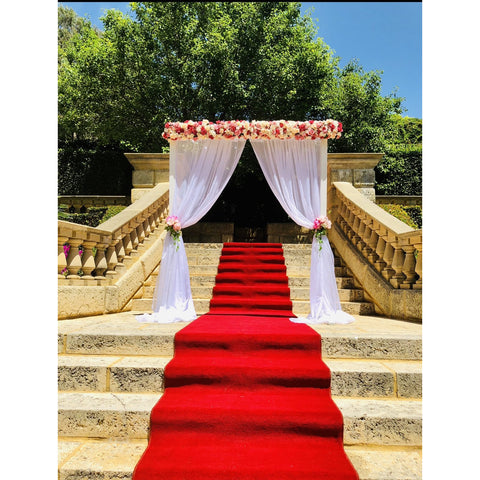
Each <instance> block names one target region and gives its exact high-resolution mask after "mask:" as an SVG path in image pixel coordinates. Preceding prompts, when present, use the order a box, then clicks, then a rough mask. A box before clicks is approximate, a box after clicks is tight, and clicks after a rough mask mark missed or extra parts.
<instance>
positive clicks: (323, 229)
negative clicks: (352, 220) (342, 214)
mask: <svg viewBox="0 0 480 480" xmlns="http://www.w3.org/2000/svg"><path fill="white" fill-rule="evenodd" d="M330 228H332V222H331V221H330V220H329V219H328V217H326V216H324V215H321V216H320V217H317V218H316V219H315V220H314V221H313V236H314V237H316V239H317V240H318V247H319V248H318V251H320V250H321V249H322V243H323V238H322V237H323V236H324V235H326V234H327V229H330Z"/></svg>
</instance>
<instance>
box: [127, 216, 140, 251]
mask: <svg viewBox="0 0 480 480" xmlns="http://www.w3.org/2000/svg"><path fill="white" fill-rule="evenodd" d="M137 225H138V221H137V219H136V218H135V219H134V220H132V221H131V222H130V223H129V224H128V226H129V229H130V234H129V235H130V239H131V241H132V250H133V251H135V252H136V251H137V249H138V245H139V243H140V241H139V239H138V234H137Z"/></svg>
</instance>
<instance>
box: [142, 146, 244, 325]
mask: <svg viewBox="0 0 480 480" xmlns="http://www.w3.org/2000/svg"><path fill="white" fill-rule="evenodd" d="M244 146H245V140H243V139H225V140H223V139H222V140H209V139H205V140H196V141H193V140H177V141H174V142H170V215H176V216H177V217H178V218H179V220H180V222H181V226H182V229H183V228H186V227H189V226H190V225H193V224H195V223H197V222H198V221H199V220H200V219H201V218H202V217H203V216H204V215H205V214H206V213H207V212H208V211H209V210H210V208H211V207H212V206H213V204H214V203H215V201H216V200H217V199H218V197H219V196H220V194H221V193H222V191H223V189H224V188H225V186H226V184H227V182H228V181H229V180H230V177H231V176H232V174H233V171H234V170H235V167H236V166H237V163H238V160H239V159H240V155H241V153H242V151H243V148H244ZM195 318H197V314H196V312H195V307H194V305H193V300H192V291H191V288H190V274H189V271H188V262H187V255H186V253H185V246H184V244H183V239H182V237H180V240H179V242H177V245H175V243H174V241H173V238H172V237H171V236H170V234H168V233H167V236H166V238H165V242H164V245H163V253H162V261H161V264H160V273H159V275H158V278H157V284H156V287H155V293H154V299H153V313H152V314H143V315H138V316H137V319H138V320H139V321H140V322H154V323H173V322H188V321H191V320H194V319H195Z"/></svg>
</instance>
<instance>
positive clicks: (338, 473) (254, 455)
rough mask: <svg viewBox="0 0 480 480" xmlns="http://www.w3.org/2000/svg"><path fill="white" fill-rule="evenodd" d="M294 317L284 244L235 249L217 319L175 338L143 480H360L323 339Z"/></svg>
mask: <svg viewBox="0 0 480 480" xmlns="http://www.w3.org/2000/svg"><path fill="white" fill-rule="evenodd" d="M292 316H294V315H293V313H292V303H291V300H290V291H289V288H288V278H287V276H286V267H285V260H284V257H283V250H282V246H281V244H267V243H261V244H259V243H226V244H225V245H224V248H223V250H222V255H221V257H220V264H219V267H218V274H217V277H216V285H215V287H214V291H213V298H212V300H211V302H210V311H209V313H207V314H205V315H202V316H201V317H200V318H198V319H197V320H195V321H194V322H192V323H190V324H189V325H188V326H186V327H185V328H183V329H182V330H180V331H179V332H178V333H177V334H176V336H175V355H174V358H173V359H172V360H171V361H170V363H169V364H168V365H167V366H166V368H165V393H164V394H163V396H162V398H161V399H160V400H159V401H158V403H157V404H156V405H155V407H154V408H153V410H152V413H151V418H150V437H149V443H148V447H147V449H146V451H145V453H144V454H143V456H142V458H141V459H140V461H139V463H138V464H137V466H136V468H135V471H134V475H133V479H134V480H160V479H161V480H180V479H182V480H207V479H208V480H227V479H228V480H267V479H268V480H287V479H288V480H358V475H357V473H356V471H355V470H354V468H353V466H352V464H351V463H350V461H349V460H348V458H347V456H346V454H345V451H344V449H343V417H342V414H341V412H340V410H339V409H338V408H337V406H336V405H335V404H334V403H333V401H332V399H331V396H330V370H329V369H328V367H327V366H326V365H325V363H324V362H323V361H322V357H321V339H320V335H318V333H317V332H315V331H314V330H313V329H311V328H310V327H309V326H307V325H305V324H296V323H292V322H290V320H289V317H292Z"/></svg>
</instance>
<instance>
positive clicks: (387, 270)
mask: <svg viewBox="0 0 480 480" xmlns="http://www.w3.org/2000/svg"><path fill="white" fill-rule="evenodd" d="M394 254H395V250H394V248H393V245H392V243H391V242H389V241H388V239H387V240H386V243H385V251H384V252H383V261H384V262H385V267H384V268H383V270H382V272H381V274H382V276H383V278H385V279H386V280H387V281H390V279H391V278H392V276H393V274H394V273H395V270H394V269H393V268H392V261H393V256H394Z"/></svg>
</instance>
